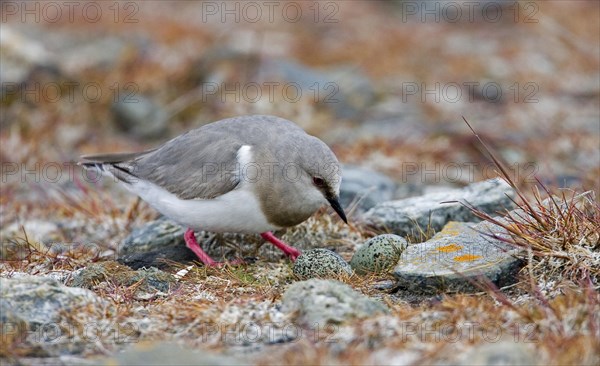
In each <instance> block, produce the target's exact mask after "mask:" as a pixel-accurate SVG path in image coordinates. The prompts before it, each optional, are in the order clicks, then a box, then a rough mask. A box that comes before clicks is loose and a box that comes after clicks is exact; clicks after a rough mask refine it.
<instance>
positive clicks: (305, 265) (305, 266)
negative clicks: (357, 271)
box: [293, 248, 352, 279]
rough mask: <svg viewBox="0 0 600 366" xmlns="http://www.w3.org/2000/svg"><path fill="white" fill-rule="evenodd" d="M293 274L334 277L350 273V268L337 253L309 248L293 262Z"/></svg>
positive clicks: (311, 276) (310, 276)
mask: <svg viewBox="0 0 600 366" xmlns="http://www.w3.org/2000/svg"><path fill="white" fill-rule="evenodd" d="M293 271H294V274H295V275H296V276H298V277H299V278H302V279H308V278H314V277H320V278H325V277H329V278H332V277H333V278H334V277H339V276H340V275H342V274H348V275H351V274H352V268H351V267H350V265H349V264H348V262H346V261H345V260H344V258H342V257H340V255H339V254H337V253H335V252H332V251H331V250H328V249H323V248H317V249H309V250H305V251H304V252H302V254H301V255H300V256H299V257H298V258H297V259H296V262H294V268H293Z"/></svg>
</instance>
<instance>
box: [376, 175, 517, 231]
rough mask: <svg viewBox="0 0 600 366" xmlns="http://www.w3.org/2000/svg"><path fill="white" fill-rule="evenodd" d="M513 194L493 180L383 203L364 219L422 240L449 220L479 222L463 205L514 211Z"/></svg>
mask: <svg viewBox="0 0 600 366" xmlns="http://www.w3.org/2000/svg"><path fill="white" fill-rule="evenodd" d="M514 194H515V193H514V191H513V189H512V188H511V187H510V186H509V185H508V184H507V183H506V182H504V181H502V180H500V179H497V178H496V179H490V180H487V181H483V182H477V183H473V184H470V185H468V186H467V187H464V188H462V189H454V190H448V191H445V192H438V193H431V194H427V195H423V196H420V197H413V198H407V199H403V200H397V201H389V202H383V203H380V204H378V205H377V206H375V207H373V208H372V209H371V210H369V211H368V212H367V213H366V214H365V220H366V221H367V222H368V223H369V224H370V225H372V226H373V227H375V228H378V229H381V230H389V231H391V232H392V233H394V234H398V235H402V236H412V237H415V238H419V237H421V235H422V232H425V233H426V232H427V231H428V228H429V230H434V231H438V230H440V229H441V228H442V227H443V226H444V225H445V224H446V223H448V222H449V221H464V222H470V221H474V222H477V221H480V219H479V218H478V217H476V216H475V215H474V214H473V213H472V212H471V210H469V209H468V208H467V207H465V206H464V205H463V204H461V202H462V203H467V204H469V205H472V206H473V207H475V208H477V209H479V210H481V211H483V212H485V213H488V214H495V213H497V212H501V211H504V210H509V209H512V208H514V203H513V202H512V201H511V199H510V198H512V197H514ZM450 201H456V202H450ZM443 202H448V203H443Z"/></svg>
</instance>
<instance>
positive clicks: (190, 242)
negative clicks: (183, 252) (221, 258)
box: [183, 229, 245, 268]
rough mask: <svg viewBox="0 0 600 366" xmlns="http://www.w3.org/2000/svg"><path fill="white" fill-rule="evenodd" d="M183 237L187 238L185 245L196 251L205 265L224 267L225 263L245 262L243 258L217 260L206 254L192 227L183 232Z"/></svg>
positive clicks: (237, 263)
mask: <svg viewBox="0 0 600 366" xmlns="http://www.w3.org/2000/svg"><path fill="white" fill-rule="evenodd" d="M183 238H184V240H185V246H186V247H188V248H189V249H190V250H191V251H192V252H194V254H196V256H197V257H198V259H200V262H202V263H204V265H205V266H207V267H217V268H218V267H223V266H225V265H232V266H237V265H240V264H245V262H244V260H243V259H235V260H233V261H227V262H217V261H215V260H214V259H212V258H211V257H210V256H209V255H208V254H206V252H205V251H204V250H202V248H200V245H199V244H198V241H197V240H196V235H195V234H194V231H193V230H192V229H187V231H186V232H185V234H183Z"/></svg>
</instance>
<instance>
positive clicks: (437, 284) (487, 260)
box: [394, 221, 523, 294]
mask: <svg viewBox="0 0 600 366" xmlns="http://www.w3.org/2000/svg"><path fill="white" fill-rule="evenodd" d="M482 233H483V234H482ZM487 233H494V234H498V235H500V236H502V235H508V234H507V232H506V231H505V230H504V229H502V228H501V227H499V226H497V225H494V224H492V223H490V222H487V221H484V222H481V223H478V224H474V223H463V222H450V223H448V224H447V225H446V226H445V227H444V229H443V230H442V231H441V232H439V233H438V234H436V235H435V236H434V237H433V238H432V239H431V240H429V241H426V242H424V243H419V244H414V245H409V246H408V248H407V249H406V250H404V252H403V253H402V255H401V257H400V261H399V262H398V264H397V265H396V268H395V269H394V276H395V277H396V278H397V279H398V285H399V286H400V287H401V288H403V289H408V290H409V291H414V292H419V293H424V294H428V293H437V292H473V291H480V290H481V289H480V288H478V287H477V286H476V285H475V284H474V283H478V282H479V281H478V280H479V278H480V277H485V278H487V279H488V280H489V281H491V282H493V283H494V284H495V285H496V286H499V287H503V286H506V285H509V284H512V283H514V282H516V274H517V272H518V271H519V270H520V269H521V267H522V265H523V262H522V261H521V260H520V259H518V258H517V257H516V254H518V250H516V249H514V248H513V247H511V246H509V245H508V244H506V243H504V242H502V241H501V240H498V239H494V238H491V237H490V236H488V235H485V234H487ZM473 282H474V283H473Z"/></svg>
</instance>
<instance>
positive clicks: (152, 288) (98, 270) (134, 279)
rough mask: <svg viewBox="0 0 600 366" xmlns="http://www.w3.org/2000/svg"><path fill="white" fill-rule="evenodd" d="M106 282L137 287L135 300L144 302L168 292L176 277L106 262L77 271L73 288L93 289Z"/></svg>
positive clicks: (72, 283) (151, 270) (154, 270)
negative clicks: (158, 293) (158, 294)
mask: <svg viewBox="0 0 600 366" xmlns="http://www.w3.org/2000/svg"><path fill="white" fill-rule="evenodd" d="M106 282H110V283H112V284H115V285H117V286H124V287H129V286H133V285H136V287H135V298H137V299H139V300H144V299H147V298H150V297H153V296H154V295H155V294H156V293H157V292H162V293H166V292H168V291H169V289H170V287H171V286H172V285H173V284H174V283H175V277H173V275H171V274H170V273H166V272H163V271H161V270H159V269H156V268H154V267H151V268H148V269H146V268H141V269H138V270H137V271H133V270H131V269H130V268H129V267H127V266H124V265H121V264H119V263H117V262H113V261H106V262H100V263H94V264H90V265H89V266H87V267H85V268H83V269H81V270H78V271H76V272H75V273H74V275H73V281H72V282H71V286H73V287H83V288H87V289H93V288H96V287H97V286H100V285H102V284H104V283H106Z"/></svg>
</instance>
